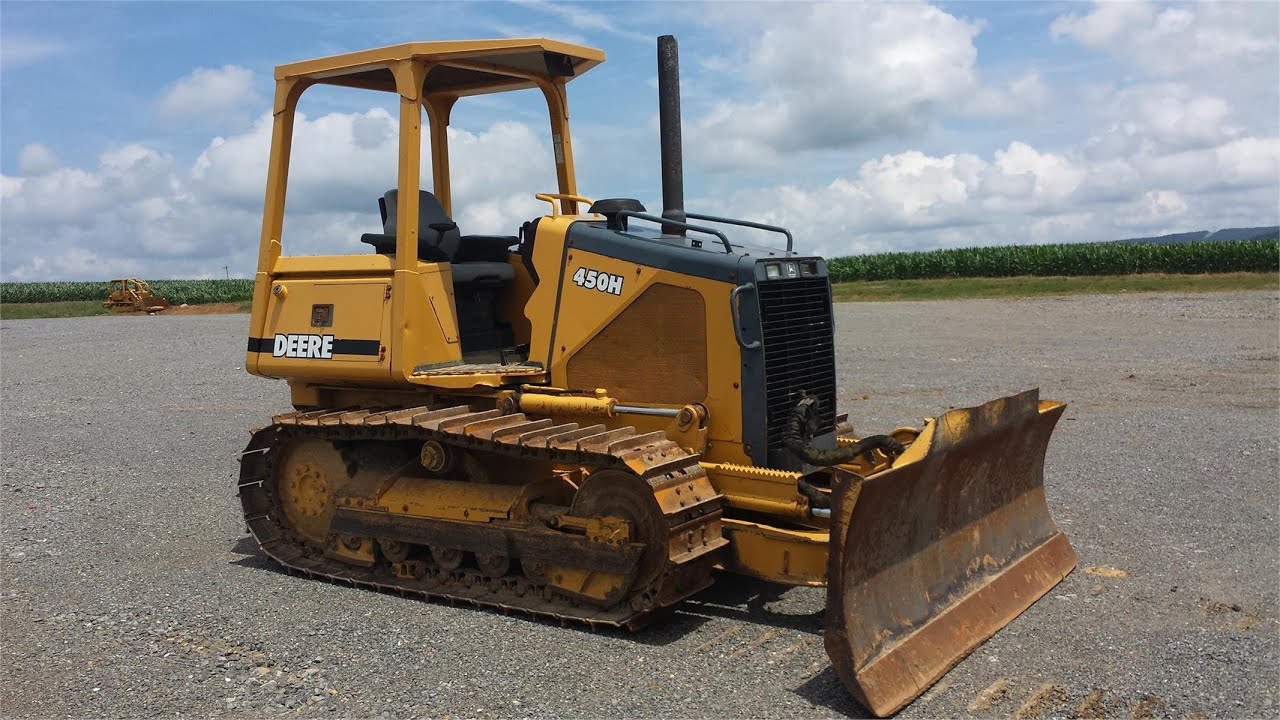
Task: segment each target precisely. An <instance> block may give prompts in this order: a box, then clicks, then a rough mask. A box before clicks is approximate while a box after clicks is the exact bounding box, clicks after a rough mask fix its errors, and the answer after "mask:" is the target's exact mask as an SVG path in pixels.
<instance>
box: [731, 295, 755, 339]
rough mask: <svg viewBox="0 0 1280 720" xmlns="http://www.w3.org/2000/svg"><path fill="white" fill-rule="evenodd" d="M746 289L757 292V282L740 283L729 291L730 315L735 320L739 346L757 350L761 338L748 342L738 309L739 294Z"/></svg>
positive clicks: (734, 327)
mask: <svg viewBox="0 0 1280 720" xmlns="http://www.w3.org/2000/svg"><path fill="white" fill-rule="evenodd" d="M745 290H750V291H751V292H755V291H756V286H755V283H747V284H746V285H739V286H738V287H736V288H734V289H733V292H730V293H729V315H730V316H731V318H732V320H733V337H734V339H735V340H737V341H738V346H739V347H741V348H742V349H743V350H756V349H758V348H759V347H760V341H759V340H752V341H751V342H747V341H746V340H744V339H743V338H742V323H741V321H740V313H739V311H738V295H740V294H742V292H743V291H745Z"/></svg>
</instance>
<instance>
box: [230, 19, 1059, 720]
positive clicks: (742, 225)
mask: <svg viewBox="0 0 1280 720" xmlns="http://www.w3.org/2000/svg"><path fill="white" fill-rule="evenodd" d="M603 60H604V53H603V52H601V51H599V50H595V49H592V48H587V47H582V46H579V45H573V44H568V43H564V42H557V41H554V40H547V39H541V38H538V39H502V40H479V41H447V42H420V43H407V44H402V45H396V46H392V47H384V48H378V49H372V50H366V51H362V52H355V53H349V54H344V55H337V56H333V57H326V58H321V59H316V60H309V61H305V62H298V63H293V64H287V65H282V66H279V67H277V68H276V74H275V77H276V90H275V105H274V131H273V134H272V145H271V154H270V159H269V164H268V169H267V189H266V202H265V209H264V213H263V222H262V234H261V244H260V249H259V254H258V268H257V274H256V276H255V284H254V295H253V313H252V318H251V320H250V328H249V339H248V354H247V360H246V368H247V370H248V371H249V372H250V373H253V374H255V375H261V376H268V377H275V378H284V379H286V380H287V381H288V385H289V389H290V393H291V399H292V408H293V409H292V410H291V411H289V412H284V413H282V414H279V415H277V416H275V417H274V418H272V421H271V423H270V424H269V425H267V426H266V427H263V428H261V429H259V430H256V431H255V432H254V434H253V436H252V439H251V440H250V442H249V445H248V447H247V448H246V449H245V451H244V453H243V455H242V456H241V474H240V478H239V485H238V490H239V496H240V499H241V502H242V505H243V508H244V517H245V521H246V524H247V526H248V528H249V529H250V531H251V532H252V534H253V535H254V537H255V538H256V540H257V542H258V545H259V547H260V549H261V552H263V553H264V554H266V555H268V556H270V557H271V558H273V559H274V560H275V561H276V562H278V563H280V564H281V565H283V566H285V567H288V568H291V569H292V570H295V571H300V572H301V573H303V574H306V575H309V576H312V577H314V578H321V579H329V580H334V581H340V582H343V583H353V584H356V585H359V586H364V587H367V588H375V589H383V590H392V591H396V592H401V593H406V594H417V595H420V596H422V597H427V598H442V599H448V600H450V601H465V602H469V603H472V604H474V605H477V606H484V607H490V608H500V609H503V610H510V611H520V612H524V613H528V614H529V615H533V616H541V617H548V618H557V619H560V620H562V621H576V622H581V623H586V624H588V625H592V626H621V627H626V628H631V629H637V628H639V627H641V626H643V625H645V624H646V623H648V622H652V621H655V620H658V619H660V618H661V617H663V615H664V612H666V611H669V609H670V608H672V606H674V605H676V604H677V603H679V602H680V601H681V600H683V599H685V598H688V597H689V596H691V595H693V594H694V593H697V592H699V591H700V590H703V589H704V588H706V587H708V586H710V585H711V584H712V583H713V582H715V581H716V578H717V577H718V573H722V572H730V573H740V574H745V575H749V576H752V577H755V578H759V579H760V580H761V581H766V582H771V583H782V584H787V585H807V586H823V585H825V586H826V587H827V597H828V605H827V612H826V615H827V620H826V630H825V639H826V647H827V651H828V654H829V655H830V657H831V660H832V664H833V665H834V667H835V669H836V671H837V672H838V674H839V676H840V677H841V679H842V680H843V682H844V683H845V684H846V686H847V687H848V688H849V689H850V691H851V692H852V693H853V694H854V695H855V696H856V697H857V699H858V700H859V701H861V702H862V703H863V704H864V705H865V706H866V707H867V708H868V709H870V710H871V711H872V712H874V713H876V714H877V715H881V716H883V715H887V714H891V713H893V712H896V711H897V710H898V709H900V708H901V707H903V706H904V705H906V704H907V703H909V702H910V701H911V700H912V699H913V698H915V697H916V696H917V695H919V694H920V693H921V692H923V691H924V690H925V689H926V688H928V687H929V685H930V684H932V683H933V682H935V681H936V680H937V679H938V678H939V677H941V676H942V675H943V674H944V673H945V672H947V670H949V669H950V668H951V667H952V666H954V665H955V664H956V663H957V662H959V660H960V659H962V658H963V657H964V656H965V655H966V654H968V653H969V652H970V651H972V650H973V649H974V648H975V647H977V646H978V645H980V644H981V643H982V642H983V641H984V640H985V639H986V638H988V637H990V636H991V634H992V633H994V632H996V631H997V630H998V629H999V628H1001V627H1003V626H1004V625H1005V624H1006V623H1008V622H1009V621H1010V620H1012V619H1013V618H1014V617H1015V616H1017V615H1018V614H1019V613H1020V612H1022V611H1023V610H1025V609H1026V608H1027V607H1029V606H1030V605H1031V604H1032V603H1034V602H1035V601H1036V600H1037V599H1038V598H1039V597H1041V596H1042V595H1043V594H1045V593H1046V592H1048V591H1049V590H1050V589H1051V588H1052V587H1053V586H1054V585H1055V584H1057V583H1058V582H1059V581H1060V580H1061V579H1062V578H1063V577H1064V576H1066V574H1067V573H1069V572H1071V570H1072V569H1073V568H1074V567H1075V562H1076V558H1075V554H1074V552H1073V550H1072V548H1071V546H1070V544H1069V543H1068V542H1067V539H1066V538H1065V536H1063V535H1062V533H1060V532H1059V531H1058V529H1057V528H1056V527H1055V526H1054V523H1053V521H1052V519H1051V518H1050V516H1049V512H1048V507H1047V505H1046V502H1045V497H1044V485H1043V482H1044V479H1043V474H1044V457H1045V450H1046V447H1047V445H1048V441H1049V436H1050V434H1051V432H1052V430H1053V427H1054V424H1055V423H1056V422H1057V420H1058V418H1059V416H1060V415H1061V414H1062V411H1063V407H1064V406H1063V405H1062V404H1061V403H1058V402H1053V401H1047V400H1041V399H1039V396H1038V391H1036V390H1030V391H1026V392H1022V393H1021V394H1016V395H1012V396H1009V397H1005V398H1002V399H998V400H995V401H993V402H989V403H987V404H985V405H982V406H979V407H974V408H968V409H959V410H949V411H947V412H945V413H942V414H941V415H940V416H938V417H937V418H933V419H930V420H927V421H926V422H925V423H924V426H923V427H922V428H920V429H918V430H917V429H912V428H899V429H897V430H894V431H892V432H890V433H888V434H884V435H865V436H860V435H857V434H855V433H854V431H853V428H852V426H851V425H850V424H849V422H848V421H847V419H846V418H845V416H844V415H841V414H837V408H836V382H837V380H836V371H835V358H834V354H835V348H834V344H833V329H834V320H833V308H832V301H831V290H830V283H829V281H828V277H827V267H826V263H825V262H824V260H823V259H822V258H821V257H816V256H814V255H807V254H804V253H801V252H799V251H797V250H796V249H795V248H794V247H793V242H792V236H791V233H790V232H788V231H787V230H785V229H784V228H781V227H775V226H770V225H765V224H762V223H758V222H752V221H750V220H740V219H735V218H727V217H717V216H714V215H706V214H698V213H694V212H688V211H686V210H685V209H684V201H683V177H682V169H681V140H680V121H679V74H678V59H677V51H676V44H675V40H674V38H671V37H670V36H664V37H662V38H659V39H658V80H659V99H660V113H659V114H660V132H661V146H662V152H661V167H662V197H663V206H664V207H663V209H662V211H661V213H660V214H650V213H649V212H648V211H647V210H646V209H645V207H644V206H643V205H642V204H641V203H640V202H638V201H637V200H633V199H620V198H614V199H601V200H596V201H592V200H590V199H588V198H585V197H583V196H582V195H580V194H578V189H577V186H576V182H575V177H574V163H573V150H572V144H571V141H570V134H569V121H568V118H569V112H568V105H567V99H566V98H567V96H566V85H567V83H568V82H569V81H570V80H572V79H573V78H575V77H577V76H579V75H582V74H583V73H584V72H587V71H588V70H590V69H592V68H593V67H595V66H596V65H598V64H600V63H601V62H602V61H603ZM314 85H339V86H344V87H349V88H360V89H365V90H369V91H373V92H384V93H393V94H395V95H398V96H399V168H398V177H397V178H396V180H395V187H394V188H393V189H391V190H389V191H387V192H386V193H385V194H384V195H383V196H382V197H380V198H377V204H378V208H379V215H380V219H381V224H382V227H381V230H382V231H381V232H379V233H370V234H366V235H364V236H363V237H361V238H358V240H359V241H361V242H362V243H364V244H365V245H366V246H367V248H366V249H365V251H363V252H361V251H358V248H359V247H360V246H359V245H357V244H356V240H357V238H352V239H351V240H352V250H353V252H352V253H351V254H342V255H318V256H317V255H311V256H308V255H298V254H284V253H283V252H282V245H281V230H282V227H283V222H284V210H285V198H286V183H287V179H288V176H289V158H290V146H291V140H292V136H293V127H294V117H295V109H296V106H297V103H298V99H299V96H301V95H302V93H303V92H304V91H305V90H306V89H307V88H309V87H311V86H314ZM522 89H534V90H535V91H540V93H541V95H542V96H543V97H544V98H545V100H546V104H547V110H548V113H549V116H550V126H551V127H550V131H551V132H550V141H551V148H552V154H553V156H554V160H555V168H556V175H557V184H558V187H557V188H556V192H545V193H541V194H538V195H537V196H536V197H538V198H540V199H541V200H544V201H546V202H547V203H548V204H549V211H548V213H547V214H546V215H544V216H542V217H538V218H533V219H530V220H529V221H528V222H525V223H524V224H523V225H522V226H521V227H520V228H519V231H518V233H517V234H513V235H510V236H491V235H474V234H465V232H466V228H460V227H459V226H458V225H457V223H455V222H454V220H453V219H452V217H451V214H450V213H451V195H450V170H449V147H448V143H447V128H448V126H449V118H450V112H451V110H452V108H453V107H454V105H455V103H456V102H457V101H459V100H461V99H464V98H467V97H470V96H474V95H483V94H487V93H498V92H505V91H512V90H522ZM424 117H425V119H426V121H427V123H426V126H425V127H424V126H423V124H422V121H423V119H424ZM423 134H426V136H427V137H426V143H425V147H427V148H429V151H430V153H431V154H430V173H429V178H430V182H431V187H430V190H427V189H424V188H421V187H420V183H421V182H422V178H423V176H424V175H427V174H426V173H424V171H423V167H422V158H421V152H422V148H423V147H424V143H423ZM389 182H390V179H389ZM533 190H536V188H535V189H531V191H533ZM375 193H376V190H375ZM375 193H371V197H373V196H374V195H375ZM371 205H372V203H371ZM513 229H514V228H513ZM745 229H750V230H751V231H752V232H753V233H760V234H759V235H755V234H753V235H752V237H776V242H772V243H771V242H765V243H764V246H758V245H753V244H750V243H747V242H745V241H743V240H741V239H739V238H735V237H734V236H735V235H745V234H746V230H745Z"/></svg>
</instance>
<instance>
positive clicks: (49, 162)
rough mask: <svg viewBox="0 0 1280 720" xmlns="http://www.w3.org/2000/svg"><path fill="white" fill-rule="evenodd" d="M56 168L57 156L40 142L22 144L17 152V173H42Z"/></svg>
mask: <svg viewBox="0 0 1280 720" xmlns="http://www.w3.org/2000/svg"><path fill="white" fill-rule="evenodd" d="M57 168H58V157H57V156H56V155H54V154H53V151H52V150H50V149H49V148H47V147H45V146H44V145H42V144H40V143H30V144H28V145H24V146H23V148H22V150H21V151H20V152H19V153H18V173H19V174H21V175H44V174H45V173H48V172H52V171H53V170H56V169H57Z"/></svg>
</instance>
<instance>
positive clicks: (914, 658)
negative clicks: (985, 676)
mask: <svg viewBox="0 0 1280 720" xmlns="http://www.w3.org/2000/svg"><path fill="white" fill-rule="evenodd" d="M1064 407H1065V406H1064V405H1063V404H1062V403H1058V402H1052V401H1045V402H1040V400H1039V391H1038V390H1031V391H1028V392H1024V393H1021V394H1018V395H1012V396H1009V397H1005V398H1000V399H999V400H994V401H992V402H989V403H986V404H985V405H980V406H978V407H974V408H965V409H959V410H951V411H948V412H947V413H945V414H944V415H942V416H941V417H939V418H937V420H936V421H935V422H931V423H929V424H927V425H926V426H925V428H924V430H923V432H922V433H921V434H920V437H919V438H918V439H917V440H916V442H915V443H913V444H912V445H911V447H910V448H908V450H907V452H906V453H905V454H904V455H902V457H900V458H899V459H898V461H897V462H896V463H895V466H894V467H893V468H892V469H890V470H887V471H885V472H882V473H879V474H877V475H874V476H872V477H871V478H870V479H866V480H864V479H862V478H859V477H858V476H857V475H854V474H852V473H849V472H845V471H837V472H836V478H835V481H834V483H833V488H834V492H833V495H832V508H833V512H832V520H831V522H832V528H831V552H830V565H829V568H828V583H827V627H826V633H825V636H826V646H827V654H828V655H829V656H830V657H831V662H832V664H833V665H834V666H835V668H836V672H837V674H839V676H840V679H841V680H842V681H843V682H844V684H845V686H846V687H847V688H848V689H849V690H850V692H852V693H853V695H854V696H855V697H856V698H857V699H858V700H859V701H860V702H861V703H862V704H863V705H865V706H866V707H867V709H869V710H871V711H872V712H873V713H875V714H876V715H877V716H879V717H884V716H887V715H890V714H892V713H895V712H897V711H898V710H899V709H901V708H902V707H903V706H905V705H906V704H907V703H909V702H911V701H912V700H913V699H914V698H915V697H916V696H918V695H920V694H921V693H923V692H924V691H925V690H926V689H928V688H929V686H930V685H932V684H933V683H934V682H936V681H937V680H938V679H939V678H940V677H942V676H943V675H944V674H945V673H946V672H947V671H948V670H950V669H951V668H952V667H954V666H955V664H956V663H958V662H960V660H962V659H963V658H964V657H965V656H966V655H968V654H969V653H970V652H972V651H973V649H974V648H976V647H977V646H979V645H981V644H982V643H983V641H985V640H986V639H987V638H989V637H991V635H992V634H994V633H995V632H996V631H997V630H999V629H1000V628H1002V627H1004V626H1005V625H1006V624H1008V623H1009V622H1010V621H1011V620H1013V618H1015V617H1017V616H1018V614H1019V613H1021V612H1022V611H1023V610H1026V609H1027V608H1028V607H1030V606H1031V605H1032V604H1033V603H1035V601H1036V600H1038V599H1039V598H1040V597H1041V596H1043V595H1044V594H1045V593H1046V592H1048V591H1049V590H1050V589H1052V588H1053V586H1055V585H1057V584H1058V583H1059V582H1061V580H1062V578H1064V577H1066V576H1067V574H1068V573H1070V572H1071V570H1072V569H1073V568H1074V567H1075V565H1076V555H1075V551H1074V550H1072V549H1071V545H1070V543H1068V542H1067V538H1066V536H1065V535H1063V534H1062V533H1061V532H1059V531H1058V528H1057V527H1056V526H1055V525H1054V524H1053V519H1052V518H1050V517H1049V508H1048V506H1047V505H1046V503H1045V497H1044V456H1045V450H1046V448H1047V447H1048V444H1049V436H1050V434H1052V432H1053V427H1054V425H1055V424H1056V423H1057V421H1058V418H1059V417H1060V416H1061V415H1062V411H1063V409H1064Z"/></svg>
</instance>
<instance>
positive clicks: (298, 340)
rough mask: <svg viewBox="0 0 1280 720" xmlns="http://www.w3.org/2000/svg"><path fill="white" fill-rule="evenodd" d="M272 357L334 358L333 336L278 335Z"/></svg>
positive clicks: (272, 349)
mask: <svg viewBox="0 0 1280 720" xmlns="http://www.w3.org/2000/svg"><path fill="white" fill-rule="evenodd" d="M271 356H272V357H287V358H323V359H332V358H333V336H332V335H285V334H282V333H276V341H275V346H274V347H272V348H271Z"/></svg>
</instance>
